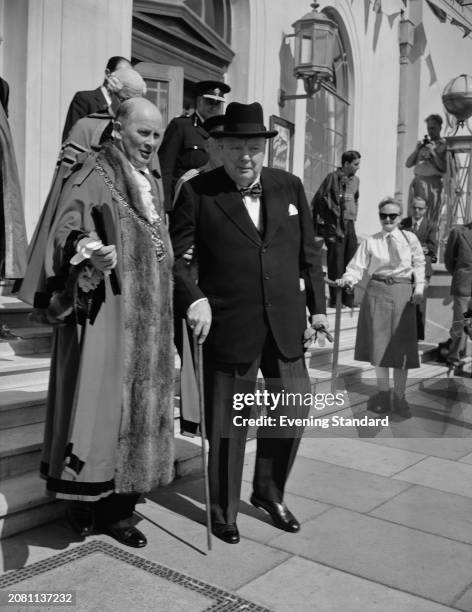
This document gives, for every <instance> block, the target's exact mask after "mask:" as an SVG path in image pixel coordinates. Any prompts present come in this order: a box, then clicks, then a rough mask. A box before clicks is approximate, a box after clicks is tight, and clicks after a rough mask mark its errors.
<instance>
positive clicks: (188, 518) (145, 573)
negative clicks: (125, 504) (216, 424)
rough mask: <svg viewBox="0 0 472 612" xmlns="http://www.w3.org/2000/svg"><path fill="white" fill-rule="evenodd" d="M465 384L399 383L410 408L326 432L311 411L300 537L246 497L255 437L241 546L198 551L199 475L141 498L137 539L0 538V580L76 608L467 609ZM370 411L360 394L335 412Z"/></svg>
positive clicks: (471, 450) (471, 532)
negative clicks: (70, 600)
mask: <svg viewBox="0 0 472 612" xmlns="http://www.w3.org/2000/svg"><path fill="white" fill-rule="evenodd" d="M373 382H374V381H372V383H373ZM470 382H471V379H468V378H451V379H447V378H445V377H443V378H439V379H438V378H437V379H431V380H427V379H424V380H422V381H421V384H416V385H415V386H414V387H410V388H409V390H408V399H409V401H410V404H411V406H412V410H413V417H412V418H411V419H401V418H400V417H396V416H394V417H392V418H391V419H390V422H389V425H388V426H381V425H377V426H371V427H367V426H365V427H363V426H357V427H356V426H354V427H344V428H341V427H334V425H332V424H333V420H332V417H333V414H331V415H330V414H328V411H327V412H326V413H323V412H321V413H317V414H316V415H315V416H317V417H320V418H321V417H324V418H326V419H328V422H329V423H330V426H329V427H327V428H326V429H323V428H322V427H321V426H320V425H319V426H318V427H311V428H308V430H307V433H306V435H305V437H304V439H303V440H302V442H301V447H300V452H299V454H298V457H297V460H296V463H295V466H294V469H293V472H292V475H291V477H290V480H289V483H288V488H287V494H286V501H287V504H288V506H289V507H290V508H291V510H292V511H293V512H294V514H295V515H296V516H297V517H298V518H299V519H300V521H301V523H302V529H301V531H300V533H298V534H287V533H284V532H282V531H280V530H278V529H276V528H275V527H273V526H272V524H271V523H270V520H268V517H267V516H266V515H265V514H264V513H263V512H262V511H260V510H257V509H255V508H253V507H252V506H251V505H250V504H249V502H248V499H249V496H250V493H251V478H252V471H253V464H254V440H252V441H250V442H249V443H248V447H247V454H246V465H245V470H244V483H243V490H242V497H241V499H242V501H241V506H240V514H239V520H238V526H239V529H240V532H241V536H242V539H241V542H240V543H239V544H238V545H228V544H225V543H223V542H221V541H219V540H217V539H215V538H213V550H212V551H207V550H206V532H205V529H204V527H203V525H202V523H203V521H204V509H203V486H202V480H201V477H200V475H199V474H198V473H197V474H193V475H190V476H187V477H184V478H181V479H179V480H176V481H175V482H174V483H173V484H172V485H170V486H169V487H166V488H162V489H158V490H156V491H154V492H153V493H152V495H150V496H149V497H148V498H146V499H145V500H144V503H142V504H140V505H139V506H138V510H139V514H140V515H141V517H144V518H141V520H140V523H139V526H140V528H141V529H142V530H143V531H144V533H145V534H146V536H147V537H148V540H149V544H148V546H147V547H146V548H143V549H130V548H126V547H123V546H120V545H119V544H117V543H116V542H114V541H113V540H112V539H111V538H109V537H108V536H104V535H97V536H93V537H92V538H88V540H87V542H84V541H83V540H80V539H78V538H77V537H76V536H75V535H74V534H73V533H72V532H71V531H70V530H69V528H68V527H67V525H66V524H65V523H64V522H56V523H51V524H49V525H46V526H43V527H41V528H36V529H33V530H30V531H27V532H24V533H22V534H20V535H18V536H14V537H12V538H8V539H6V540H4V541H3V542H1V545H2V561H3V569H4V571H5V572H6V573H5V574H4V575H3V577H0V588H2V589H5V588H7V589H9V590H11V591H23V592H25V591H48V592H51V591H68V590H70V589H72V590H74V591H75V594H76V607H75V608H73V609H75V610H114V611H115V610H116V611H121V610H123V611H124V610H126V611H128V610H139V611H141V610H157V611H158V612H161V611H162V612H163V611H166V612H167V611H171V612H174V611H183V610H191V611H192V612H193V611H194V610H195V611H197V610H210V609H211V610H246V611H250V610H264V609H269V610H274V611H283V612H286V611H287V610H289V609H290V610H296V611H321V612H328V611H333V612H344V611H346V612H351V611H352V612H357V611H359V612H360V611H362V612H370V611H372V612H374V611H375V612H376V611H386V612H440V611H445V610H463V611H472V439H471V436H470V433H471V431H472V415H471V402H470V397H471V388H470ZM367 395H368V393H367V392H366V397H367ZM368 414H370V413H366V412H365V402H364V403H357V402H356V404H355V405H354V406H352V407H347V408H345V409H344V410H343V411H341V412H337V413H336V415H337V416H343V417H345V418H346V419H347V418H360V419H361V418H362V417H364V416H367V415H368ZM345 422H346V423H349V421H345ZM189 444H190V442H189ZM20 568H23V569H20ZM166 568H171V570H173V571H171V570H167V569H166ZM8 609H17V610H23V609H24V610H31V609H32V607H21V605H19V606H16V607H13V608H12V607H10V608H8ZM34 609H41V610H43V609H49V608H48V607H47V606H46V607H35V608H34ZM50 609H51V610H53V609H56V608H53V607H51V608H50Z"/></svg>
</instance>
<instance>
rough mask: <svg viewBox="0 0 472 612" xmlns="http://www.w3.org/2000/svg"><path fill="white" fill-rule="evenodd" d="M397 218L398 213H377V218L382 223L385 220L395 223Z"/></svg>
mask: <svg viewBox="0 0 472 612" xmlns="http://www.w3.org/2000/svg"><path fill="white" fill-rule="evenodd" d="M398 216H399V213H379V217H380V218H381V219H382V221H385V219H390V221H395V219H396V218H397V217H398Z"/></svg>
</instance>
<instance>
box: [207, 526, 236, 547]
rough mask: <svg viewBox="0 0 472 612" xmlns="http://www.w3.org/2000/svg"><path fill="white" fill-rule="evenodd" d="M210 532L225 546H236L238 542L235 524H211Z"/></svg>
mask: <svg viewBox="0 0 472 612" xmlns="http://www.w3.org/2000/svg"><path fill="white" fill-rule="evenodd" d="M211 532H212V534H213V535H214V536H216V537H217V538H219V539H220V540H223V542H226V543H227V544H237V543H238V542H239V531H238V527H237V525H236V523H213V524H212V526H211Z"/></svg>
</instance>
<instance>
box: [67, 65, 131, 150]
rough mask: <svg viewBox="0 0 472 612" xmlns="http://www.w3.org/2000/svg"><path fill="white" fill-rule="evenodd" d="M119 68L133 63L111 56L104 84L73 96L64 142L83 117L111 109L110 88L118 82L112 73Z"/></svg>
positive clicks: (128, 66) (127, 66)
mask: <svg viewBox="0 0 472 612" xmlns="http://www.w3.org/2000/svg"><path fill="white" fill-rule="evenodd" d="M118 68H131V63H130V61H129V60H127V59H126V58H125V57H121V56H119V55H114V56H113V57H110V59H109V60H108V62H107V65H106V68H105V79H104V81H103V84H102V85H100V87H97V89H92V90H88V91H78V92H77V93H76V94H75V95H74V97H73V98H72V102H71V103H70V106H69V110H68V111H67V117H66V121H65V123H64V130H63V132H62V142H64V141H65V140H66V138H67V136H68V135H69V132H70V130H71V128H72V126H73V125H74V124H75V123H76V121H78V120H79V119H81V118H82V117H87V115H91V114H92V113H97V112H99V111H102V112H105V111H107V110H108V109H111V105H112V99H111V96H110V90H113V88H114V86H115V85H116V83H114V81H113V76H112V73H113V72H115V70H118Z"/></svg>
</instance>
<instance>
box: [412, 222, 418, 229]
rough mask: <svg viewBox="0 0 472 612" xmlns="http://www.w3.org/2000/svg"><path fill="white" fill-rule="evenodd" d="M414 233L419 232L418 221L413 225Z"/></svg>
mask: <svg viewBox="0 0 472 612" xmlns="http://www.w3.org/2000/svg"><path fill="white" fill-rule="evenodd" d="M413 231H414V232H417V231H418V221H415V222H414V223H413Z"/></svg>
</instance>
